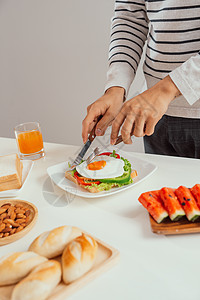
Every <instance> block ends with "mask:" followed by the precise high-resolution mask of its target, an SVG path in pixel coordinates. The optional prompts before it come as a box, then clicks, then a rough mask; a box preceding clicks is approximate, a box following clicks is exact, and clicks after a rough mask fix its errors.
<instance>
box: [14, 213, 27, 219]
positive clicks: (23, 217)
mask: <svg viewBox="0 0 200 300" xmlns="http://www.w3.org/2000/svg"><path fill="white" fill-rule="evenodd" d="M16 217H17V219H26V216H25V215H24V214H17V216H16Z"/></svg>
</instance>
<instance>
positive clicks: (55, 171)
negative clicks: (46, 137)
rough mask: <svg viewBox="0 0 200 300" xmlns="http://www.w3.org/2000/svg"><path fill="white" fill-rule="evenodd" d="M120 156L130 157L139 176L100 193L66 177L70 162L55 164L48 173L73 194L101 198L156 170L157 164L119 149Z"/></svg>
mask: <svg viewBox="0 0 200 300" xmlns="http://www.w3.org/2000/svg"><path fill="white" fill-rule="evenodd" d="M118 153H119V154H120V156H122V157H124V158H125V159H128V161H129V162H130V163H131V166H132V169H134V170H136V172H137V177H135V178H133V183H131V184H128V185H124V186H122V187H115V188H112V189H110V190H108V191H102V192H98V193H91V192H89V191H87V190H86V189H83V188H81V187H80V186H78V185H77V184H75V183H74V182H72V181H70V180H68V179H67V178H65V172H66V171H67V170H68V169H69V166H68V162H63V163H60V164H57V165H54V166H51V167H49V168H48V169H47V173H48V175H49V176H50V178H51V180H52V181H53V182H54V183H55V184H56V185H57V186H58V187H60V188H61V189H63V190H65V191H66V192H69V193H71V194H73V195H76V196H79V197H84V198H99V197H106V196H109V195H113V194H116V193H119V192H122V191H124V190H127V189H130V188H132V187H134V186H135V185H136V184H138V183H140V182H142V181H143V180H144V179H146V178H148V177H149V176H150V175H151V174H153V172H155V170H156V169H157V166H156V165H154V164H152V163H149V162H147V161H145V160H142V159H139V158H137V157H134V156H132V155H130V154H129V153H128V152H123V151H119V152H118Z"/></svg>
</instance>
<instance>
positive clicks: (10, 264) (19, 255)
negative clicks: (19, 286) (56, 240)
mask: <svg viewBox="0 0 200 300" xmlns="http://www.w3.org/2000/svg"><path fill="white" fill-rule="evenodd" d="M45 261H47V259H46V258H45V257H42V256H40V255H38V254H36V253H34V252H28V251H27V252H15V253H12V254H8V255H5V256H3V257H2V258H0V286H2V285H8V284H13V283H16V282H18V281H20V280H21V279H22V278H24V277H25V276H26V275H28V273H30V271H32V269H33V268H34V267H36V266H37V265H39V264H41V263H43V262H45Z"/></svg>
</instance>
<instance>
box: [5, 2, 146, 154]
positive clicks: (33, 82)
mask: <svg viewBox="0 0 200 300" xmlns="http://www.w3.org/2000/svg"><path fill="white" fill-rule="evenodd" d="M113 9H114V1H113V0H112V1H111V0H101V1H94V0H84V1H81V0H78V1H69V0H17V1H16V0H1V1H0V101H1V108H0V136H4V137H14V132H13V128H14V126H15V125H16V124H19V123H22V122H27V121H34V120H36V121H39V122H40V124H41V127H42V132H43V136H44V140H45V141H48V142H57V143H65V144H75V145H80V144H81V143H82V141H81V122H82V119H83V118H84V116H85V113H86V107H87V105H89V104H90V103H91V102H93V101H94V100H95V99H97V98H98V97H100V95H101V94H102V93H103V90H104V85H105V80H106V71H107V56H108V54H107V50H108V45H109V34H110V33H109V29H110V20H111V17H112V15H113ZM143 84H144V79H143V76H142V73H141V67H140V69H139V72H138V75H137V78H136V80H135V82H134V85H133V86H132V88H131V90H130V95H129V96H131V95H133V94H134V93H135V91H138V90H140V88H141V87H142V86H143ZM136 87H137V88H136ZM127 150H133V151H143V145H142V142H141V139H135V142H134V145H133V146H132V147H131V148H130V147H128V148H127Z"/></svg>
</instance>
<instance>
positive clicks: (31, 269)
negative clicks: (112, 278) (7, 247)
mask: <svg viewBox="0 0 200 300" xmlns="http://www.w3.org/2000/svg"><path fill="white" fill-rule="evenodd" d="M118 259H119V252H118V251H117V250H116V249H114V248H112V247H111V246H108V245H107V244H105V243H104V242H102V241H100V240H98V239H96V238H94V237H92V236H91V235H89V234H88V233H85V232H84V231H82V230H81V229H79V228H77V227H74V226H68V225H64V226H60V227H58V228H55V229H52V230H50V231H47V232H44V233H42V234H40V235H39V236H38V237H36V238H35V240H34V241H33V242H32V243H31V245H30V246H29V249H28V251H24V252H14V253H9V254H7V255H5V256H3V257H0V296H1V297H2V298H1V299H3V300H30V299H43V300H44V299H48V300H61V299H66V297H67V296H70V295H72V294H73V293H74V292H76V291H77V290H78V289H79V288H81V287H82V286H84V285H86V284H87V283H89V282H90V281H91V280H93V279H95V278H96V277H97V276H98V275H100V274H101V273H103V272H105V271H106V270H108V269H109V268H111V267H112V266H113V265H114V264H116V263H117V261H118ZM30 294H31V298H30Z"/></svg>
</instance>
